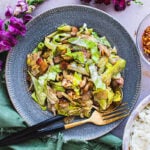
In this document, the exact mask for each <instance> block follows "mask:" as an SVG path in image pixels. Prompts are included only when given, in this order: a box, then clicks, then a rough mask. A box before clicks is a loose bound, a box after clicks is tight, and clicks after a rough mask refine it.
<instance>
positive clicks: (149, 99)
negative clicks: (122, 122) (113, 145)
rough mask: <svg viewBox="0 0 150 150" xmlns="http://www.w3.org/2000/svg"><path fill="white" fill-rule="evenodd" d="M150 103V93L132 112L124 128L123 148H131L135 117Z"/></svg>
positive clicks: (127, 149) (123, 149)
mask: <svg viewBox="0 0 150 150" xmlns="http://www.w3.org/2000/svg"><path fill="white" fill-rule="evenodd" d="M148 104H150V95H149V96H147V97H146V98H144V99H143V100H142V101H141V102H140V104H139V105H138V106H137V107H136V108H135V109H134V110H133V112H132V113H131V114H130V117H129V119H128V121H127V124H126V126H125V129H124V135H123V144H122V150H130V144H129V143H130V133H131V128H132V126H133V122H134V120H135V118H136V117H137V116H138V114H139V112H141V111H142V110H143V109H144V108H145V107H146V106H147V105H148Z"/></svg>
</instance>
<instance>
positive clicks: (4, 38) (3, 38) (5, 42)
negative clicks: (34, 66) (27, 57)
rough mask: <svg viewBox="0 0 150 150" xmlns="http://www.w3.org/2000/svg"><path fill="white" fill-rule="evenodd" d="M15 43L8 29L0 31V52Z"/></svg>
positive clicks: (14, 38)
mask: <svg viewBox="0 0 150 150" xmlns="http://www.w3.org/2000/svg"><path fill="white" fill-rule="evenodd" d="M16 44H17V39H16V37H15V36H13V35H12V34H11V33H10V32H9V31H4V30H3V31H0V52H3V51H8V50H10V49H11V47H13V46H15V45H16Z"/></svg>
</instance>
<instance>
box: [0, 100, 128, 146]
mask: <svg viewBox="0 0 150 150" xmlns="http://www.w3.org/2000/svg"><path fill="white" fill-rule="evenodd" d="M128 114H129V110H128V109H127V104H126V103H123V104H121V105H118V106H117V107H114V106H111V107H109V108H108V110H107V111H104V112H98V111H97V110H95V111H94V112H93V113H92V115H91V117H90V118H88V119H84V120H81V121H78V122H73V123H70V124H65V125H64V124H58V125H56V126H54V127H50V128H48V129H45V127H47V126H49V125H50V124H51V123H54V122H56V121H59V120H61V119H63V118H64V116H54V117H52V118H50V119H47V120H45V121H42V122H40V123H38V124H35V125H33V126H31V127H28V128H26V129H24V130H21V131H19V132H17V133H14V134H12V135H10V136H8V137H6V138H4V139H2V140H0V146H6V145H12V144H18V143H21V142H24V141H26V140H29V139H33V138H38V137H42V136H45V135H48V134H52V133H54V132H58V131H62V130H64V129H70V128H73V127H76V126H79V125H82V124H85V123H93V124H95V125H106V124H109V123H112V122H114V121H117V120H119V119H122V118H124V117H126V116H128Z"/></svg>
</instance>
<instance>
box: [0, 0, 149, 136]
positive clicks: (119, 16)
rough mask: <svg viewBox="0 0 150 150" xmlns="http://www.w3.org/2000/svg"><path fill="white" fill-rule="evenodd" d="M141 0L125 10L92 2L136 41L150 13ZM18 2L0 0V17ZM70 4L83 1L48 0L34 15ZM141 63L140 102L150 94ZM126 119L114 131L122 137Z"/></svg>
mask: <svg viewBox="0 0 150 150" xmlns="http://www.w3.org/2000/svg"><path fill="white" fill-rule="evenodd" d="M141 1H142V2H143V3H144V5H143V6H139V5H135V4H132V5H131V6H129V7H127V8H126V9H125V10H124V11H121V12H116V11H114V9H113V6H111V5H109V6H105V5H99V4H97V5H95V4H91V6H93V7H96V8H99V9H101V10H104V11H105V12H107V13H109V14H110V15H112V16H113V17H114V18H115V19H116V20H118V21H119V22H120V23H121V24H122V25H123V26H124V28H125V29H126V30H127V31H128V33H129V34H130V35H131V37H132V38H133V40H134V41H135V39H136V36H135V32H136V30H137V28H138V25H139V23H140V22H141V20H142V19H143V18H144V17H145V16H146V15H147V14H149V13H150V0H141ZM16 2H17V0H0V17H1V18H3V17H4V10H5V8H6V6H7V5H11V6H14V4H15V3H16ZM68 4H81V2H80V0H65V1H64V0H57V1H56V0H46V1H45V2H44V3H43V4H41V5H40V6H38V8H37V9H36V10H35V11H34V12H33V16H36V15H38V14H40V13H42V12H44V11H46V10H49V9H51V8H55V7H58V6H62V5H68ZM141 63H142V82H141V93H140V96H139V99H138V103H139V102H140V101H141V100H142V99H143V98H144V97H145V96H147V95H149V94H150V66H148V65H147V64H146V63H145V62H144V61H143V60H142V59H141ZM138 103H137V104H138ZM126 120H127V119H126ZM126 120H125V121H123V122H122V123H121V124H120V125H119V126H118V127H117V128H116V129H114V130H113V131H112V133H114V134H115V135H117V136H119V137H121V138H122V135H123V130H124V126H125V123H126Z"/></svg>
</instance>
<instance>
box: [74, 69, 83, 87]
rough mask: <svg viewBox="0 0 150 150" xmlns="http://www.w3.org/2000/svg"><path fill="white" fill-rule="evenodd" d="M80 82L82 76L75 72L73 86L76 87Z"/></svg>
mask: <svg viewBox="0 0 150 150" xmlns="http://www.w3.org/2000/svg"><path fill="white" fill-rule="evenodd" d="M81 81H82V75H81V74H79V73H77V72H75V73H74V76H73V85H74V86H78V85H79V84H80V82H81Z"/></svg>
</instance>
